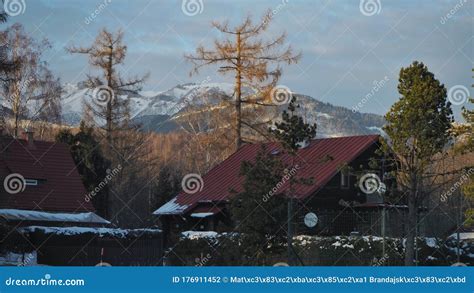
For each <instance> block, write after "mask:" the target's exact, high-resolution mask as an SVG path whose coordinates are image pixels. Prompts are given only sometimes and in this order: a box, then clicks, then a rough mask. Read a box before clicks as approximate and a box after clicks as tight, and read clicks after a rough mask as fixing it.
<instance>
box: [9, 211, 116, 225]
mask: <svg viewBox="0 0 474 293" xmlns="http://www.w3.org/2000/svg"><path fill="white" fill-rule="evenodd" d="M0 217H1V218H4V219H6V220H11V221H45V222H68V223H94V224H110V222H109V221H107V220H106V219H104V218H101V217H99V216H98V215H96V214H94V213H91V212H89V213H77V214H72V213H71V214H70V213H50V212H40V211H30V210H16V209H0Z"/></svg>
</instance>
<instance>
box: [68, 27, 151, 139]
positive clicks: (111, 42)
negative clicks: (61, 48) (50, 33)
mask: <svg viewBox="0 0 474 293" xmlns="http://www.w3.org/2000/svg"><path fill="white" fill-rule="evenodd" d="M67 50H68V51H69V52H70V53H77V54H85V55H87V56H88V58H89V63H90V65H91V66H92V67H95V68H97V69H99V70H100V71H101V76H91V75H88V76H87V80H86V86H87V87H88V88H90V89H93V92H92V95H93V99H92V103H90V104H89V103H86V107H88V108H90V110H91V111H92V112H93V113H94V115H95V116H96V117H97V118H99V120H100V121H105V125H103V129H104V130H105V133H106V139H107V142H108V144H109V146H108V147H110V146H112V145H113V137H114V132H115V131H118V130H122V129H124V128H126V127H127V126H126V125H125V124H126V123H127V121H128V119H129V118H130V117H129V114H130V113H129V99H128V98H121V97H120V96H122V95H128V94H133V93H136V92H137V91H139V90H140V89H141V85H142V83H143V81H144V80H145V79H146V78H147V76H148V75H145V76H141V77H133V78H130V79H125V78H124V77H122V76H121V74H120V73H119V66H120V65H123V63H124V60H125V56H126V53H127V46H126V45H124V44H123V32H122V31H121V30H119V31H117V32H116V33H113V32H110V31H108V30H107V29H105V28H104V29H102V31H101V32H100V33H99V35H98V36H97V37H96V39H95V41H94V43H93V44H92V45H91V46H90V47H76V46H71V47H68V48H67Z"/></svg>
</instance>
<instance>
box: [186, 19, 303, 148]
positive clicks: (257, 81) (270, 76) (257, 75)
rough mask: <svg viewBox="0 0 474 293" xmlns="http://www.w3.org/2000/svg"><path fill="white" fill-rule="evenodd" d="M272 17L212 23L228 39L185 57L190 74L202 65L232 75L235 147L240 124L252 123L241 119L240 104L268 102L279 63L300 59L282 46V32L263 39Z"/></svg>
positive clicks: (278, 69) (239, 135)
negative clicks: (191, 66)
mask: <svg viewBox="0 0 474 293" xmlns="http://www.w3.org/2000/svg"><path fill="white" fill-rule="evenodd" d="M271 19H272V14H271V11H268V12H267V14H266V15H265V16H264V17H263V18H262V20H261V21H260V22H259V23H256V24H254V23H253V21H252V19H251V17H250V16H247V18H246V19H245V20H244V21H243V22H242V23H241V24H240V25H238V26H235V27H233V28H231V27H229V23H228V22H224V23H218V22H213V23H212V25H213V27H214V28H216V29H217V30H218V31H219V32H220V33H222V34H224V35H225V36H227V38H226V39H224V40H222V41H220V40H216V41H214V48H212V49H206V48H204V47H203V46H200V47H198V48H197V49H196V55H186V56H185V57H186V58H187V59H188V60H190V61H191V62H192V63H193V64H194V70H193V73H197V72H198V71H199V70H200V69H201V68H202V67H204V66H208V65H218V66H219V70H218V72H219V73H221V74H223V75H227V74H230V75H231V76H232V77H233V78H234V80H235V83H234V97H233V98H234V107H235V117H234V119H235V125H234V130H235V139H236V148H239V147H240V146H241V144H242V142H243V139H242V125H245V126H248V127H251V126H252V123H250V122H249V121H247V122H246V121H244V119H243V114H242V110H243V109H242V108H243V107H242V105H243V104H252V105H267V103H266V102H268V99H269V96H270V92H271V90H272V88H274V87H275V85H276V83H277V81H278V79H279V77H280V75H281V69H280V64H282V63H287V64H292V63H296V62H297V61H298V60H299V58H300V55H299V54H297V55H295V54H293V51H292V49H291V47H287V48H283V49H282V46H283V44H284V42H285V40H286V34H285V33H282V34H280V35H278V36H277V37H276V38H275V39H273V40H269V41H265V40H264V38H263V35H264V34H265V33H266V32H267V29H268V27H269V24H270V22H271ZM272 66H273V68H272ZM244 88H250V89H253V90H256V91H257V94H252V95H245V94H244V92H243V90H244Z"/></svg>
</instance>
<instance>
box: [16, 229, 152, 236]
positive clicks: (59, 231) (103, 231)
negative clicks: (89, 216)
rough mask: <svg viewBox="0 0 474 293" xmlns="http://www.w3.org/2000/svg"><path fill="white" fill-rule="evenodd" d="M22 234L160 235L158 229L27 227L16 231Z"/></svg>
mask: <svg viewBox="0 0 474 293" xmlns="http://www.w3.org/2000/svg"><path fill="white" fill-rule="evenodd" d="M18 231H19V232H22V233H34V232H42V233H44V234H54V235H65V236H72V235H80V234H84V233H91V234H97V235H98V236H99V237H105V236H112V237H117V238H126V237H127V236H128V235H129V234H130V233H135V234H140V233H161V230H159V229H133V230H127V229H119V228H97V227H43V226H28V227H22V228H19V229H18Z"/></svg>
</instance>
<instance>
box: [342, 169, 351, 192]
mask: <svg viewBox="0 0 474 293" xmlns="http://www.w3.org/2000/svg"><path fill="white" fill-rule="evenodd" d="M341 188H344V189H347V188H349V171H348V170H342V171H341Z"/></svg>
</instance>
